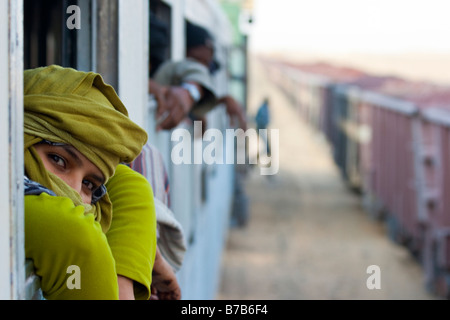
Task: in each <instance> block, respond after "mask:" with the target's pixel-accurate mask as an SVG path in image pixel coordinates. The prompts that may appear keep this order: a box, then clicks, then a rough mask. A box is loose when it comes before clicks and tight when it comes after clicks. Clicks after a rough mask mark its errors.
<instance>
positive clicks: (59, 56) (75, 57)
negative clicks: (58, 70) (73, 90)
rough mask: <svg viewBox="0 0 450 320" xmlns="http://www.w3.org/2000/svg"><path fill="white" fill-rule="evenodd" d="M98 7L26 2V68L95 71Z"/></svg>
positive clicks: (82, 0) (91, 0) (88, 2)
mask: <svg viewBox="0 0 450 320" xmlns="http://www.w3.org/2000/svg"><path fill="white" fill-rule="evenodd" d="M96 3H97V0H78V1H74V0H57V1H55V0H24V68H25V69H31V68H37V67H41V66H47V65H51V64H57V65H61V66H63V67H71V68H75V69H79V70H83V71H91V70H92V71H95V67H96V66H95V64H96V63H95V61H96V56H95V44H96V43H95V38H96V36H95V35H96V34H95V31H96V28H95V27H96V26H95V18H96V15H94V14H93V12H95V8H96ZM71 6H76V7H75V8H76V9H77V10H71V9H72V8H71Z"/></svg>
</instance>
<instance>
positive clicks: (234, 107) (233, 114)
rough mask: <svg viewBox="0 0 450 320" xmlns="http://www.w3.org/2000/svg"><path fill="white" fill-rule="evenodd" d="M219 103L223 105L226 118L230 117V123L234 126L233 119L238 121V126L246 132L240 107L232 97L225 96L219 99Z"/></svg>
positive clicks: (245, 123) (245, 121)
mask: <svg viewBox="0 0 450 320" xmlns="http://www.w3.org/2000/svg"><path fill="white" fill-rule="evenodd" d="M219 102H221V103H223V104H225V108H226V111H227V114H228V116H229V117H230V123H231V125H232V126H234V125H235V118H237V119H238V121H239V126H240V128H242V129H243V130H244V131H245V130H247V120H246V117H245V114H244V111H243V108H242V106H241V105H240V104H239V102H237V101H236V100H235V99H234V98H233V97H231V96H229V95H227V96H224V97H222V98H221V99H219Z"/></svg>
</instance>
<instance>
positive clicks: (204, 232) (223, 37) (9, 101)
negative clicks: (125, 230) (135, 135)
mask: <svg viewBox="0 0 450 320" xmlns="http://www.w3.org/2000/svg"><path fill="white" fill-rule="evenodd" d="M222 2H224V1H222ZM154 3H159V4H158V5H159V6H160V8H161V12H160V15H161V16H162V17H163V18H164V19H165V20H166V22H167V23H168V25H169V26H170V51H169V56H168V58H170V59H181V58H182V57H184V55H185V46H184V44H185V38H184V37H185V36H184V22H185V20H191V21H193V22H196V23H198V24H201V25H203V26H204V27H205V28H207V29H209V30H210V31H211V33H212V34H213V35H214V37H215V40H216V42H215V46H216V47H215V51H216V59H217V60H219V63H220V64H221V66H222V68H221V70H220V71H219V72H217V74H215V76H214V82H215V84H216V85H217V88H218V91H219V92H220V93H225V92H229V90H230V83H231V77H233V76H234V74H232V72H230V55H231V53H232V52H234V53H235V52H236V51H237V52H239V53H240V54H241V59H240V61H242V63H243V65H241V66H239V68H240V70H245V69H246V66H245V63H246V50H245V45H242V44H239V45H238V44H236V42H235V37H234V38H233V35H232V29H233V23H237V21H233V20H231V19H230V17H229V16H228V15H227V13H226V12H225V10H224V7H223V5H222V3H221V1H217V0H203V1H197V0H194V1H185V0H161V1H153V0H134V1H130V0H78V1H69V0H58V1H46V0H5V1H1V4H0V9H1V10H0V15H1V17H2V19H1V24H2V27H1V28H0V71H1V74H2V76H1V78H0V91H1V92H2V94H1V95H0V99H1V101H2V102H1V105H2V108H1V110H0V130H1V134H0V137H1V138H0V150H1V152H0V164H1V165H2V168H7V169H5V170H1V171H0V179H1V181H2V183H1V184H0V185H1V192H0V203H1V204H2V205H1V208H2V212H1V214H0V219H1V223H0V229H1V230H0V299H41V298H42V295H40V293H39V278H38V277H37V276H35V275H34V274H33V265H32V262H31V261H25V258H24V255H25V254H24V232H23V228H24V224H23V219H24V215H23V185H22V180H23V172H22V171H23V124H22V121H23V70H24V69H27V68H33V67H37V66H42V65H49V64H59V65H62V66H67V67H73V68H77V69H79V70H83V71H91V70H92V71H96V72H98V73H100V74H101V75H102V76H103V77H104V79H105V81H106V82H107V83H110V84H111V85H112V86H113V87H114V88H115V89H116V91H117V92H118V94H119V96H120V97H121V99H122V100H123V102H124V104H125V105H126V106H127V108H128V111H129V114H130V117H131V118H132V119H133V120H134V121H135V122H136V123H138V124H139V125H140V126H142V127H143V128H144V129H145V130H146V131H147V132H148V134H149V137H150V139H149V140H150V142H152V143H153V144H154V145H156V146H157V147H158V148H159V150H160V151H161V153H162V155H163V158H164V160H165V162H166V165H167V170H168V173H169V178H170V183H171V203H172V206H173V207H172V211H173V212H174V214H175V216H176V217H177V219H178V220H179V221H180V223H181V224H182V226H183V230H184V231H185V237H186V243H187V246H188V248H187V252H186V256H185V261H184V264H183V266H182V268H181V269H180V271H179V273H178V274H177V276H178V279H179V282H180V285H181V287H182V292H183V298H184V299H212V298H214V296H215V294H216V291H217V289H218V282H219V266H220V257H221V253H222V249H223V246H224V242H225V238H226V236H227V229H228V226H229V217H230V213H231V210H232V206H233V192H234V187H235V181H234V174H235V168H234V165H232V164H231V165H220V166H218V165H216V166H214V165H204V164H200V165H175V164H174V163H173V162H172V161H171V150H172V147H173V144H174V142H173V141H172V140H171V132H170V131H169V132H157V131H156V123H155V119H154V112H155V108H156V102H155V100H154V99H152V97H151V96H149V94H148V76H149V75H148V70H149V45H148V43H149V16H150V15H149V10H150V8H151V6H153V5H154ZM71 5H76V6H77V8H78V9H79V10H78V12H79V14H80V15H79V18H80V21H78V23H79V24H78V27H77V26H76V25H70V24H69V22H68V19H69V18H70V17H71V15H72V14H73V12H72V11H69V10H68V8H69V6H71ZM237 6H238V5H237ZM234 9H235V11H237V12H239V10H240V8H239V7H236V8H234ZM236 30H238V28H236ZM239 36H242V35H239ZM239 46H242V47H239ZM245 77H246V75H245V74H244V75H241V78H240V80H238V81H237V82H236V79H234V81H235V82H234V83H233V86H234V88H238V90H239V92H240V93H241V94H242V100H241V101H240V102H241V103H242V104H243V105H244V106H245V102H246V101H245V95H246V87H245ZM235 78H236V77H235ZM226 119H227V118H226V113H225V110H224V109H223V108H216V110H213V111H211V112H210V113H209V114H208V115H207V121H208V125H209V127H214V128H217V129H218V130H225V129H226V128H227V126H228V125H229V123H228V122H227V120H226ZM180 128H184V129H186V130H187V131H189V132H190V133H191V134H192V136H193V128H192V126H189V125H186V124H182V125H180ZM201 142H202V137H194V136H193V140H192V143H193V144H194V143H201Z"/></svg>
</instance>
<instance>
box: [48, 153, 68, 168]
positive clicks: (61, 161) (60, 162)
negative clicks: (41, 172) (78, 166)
mask: <svg viewBox="0 0 450 320" xmlns="http://www.w3.org/2000/svg"><path fill="white" fill-rule="evenodd" d="M48 157H49V158H50V160H51V161H53V163H55V164H56V165H57V166H60V167H63V168H65V167H66V161H65V160H64V159H63V158H62V157H60V156H58V155H56V154H49V155H48Z"/></svg>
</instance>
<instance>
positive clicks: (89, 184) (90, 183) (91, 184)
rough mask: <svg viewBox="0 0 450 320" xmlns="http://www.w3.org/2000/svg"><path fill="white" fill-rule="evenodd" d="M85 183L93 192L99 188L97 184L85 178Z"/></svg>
mask: <svg viewBox="0 0 450 320" xmlns="http://www.w3.org/2000/svg"><path fill="white" fill-rule="evenodd" d="M83 184H84V185H85V186H86V188H88V190H90V191H91V192H93V191H94V190H95V189H97V186H96V185H95V184H94V183H92V182H91V181H89V180H83Z"/></svg>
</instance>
